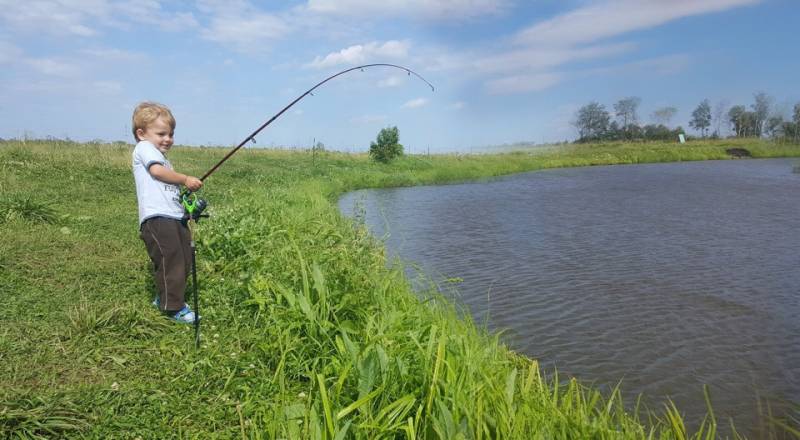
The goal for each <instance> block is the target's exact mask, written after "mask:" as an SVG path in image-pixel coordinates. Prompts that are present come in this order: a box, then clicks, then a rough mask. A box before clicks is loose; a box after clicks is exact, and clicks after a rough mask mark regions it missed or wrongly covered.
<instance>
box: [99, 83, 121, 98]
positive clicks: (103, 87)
mask: <svg viewBox="0 0 800 440" xmlns="http://www.w3.org/2000/svg"><path fill="white" fill-rule="evenodd" d="M92 89H93V90H94V91H95V92H98V93H103V94H108V95H114V94H117V93H119V92H121V91H122V84H120V83H119V82H117V81H95V82H93V83H92Z"/></svg>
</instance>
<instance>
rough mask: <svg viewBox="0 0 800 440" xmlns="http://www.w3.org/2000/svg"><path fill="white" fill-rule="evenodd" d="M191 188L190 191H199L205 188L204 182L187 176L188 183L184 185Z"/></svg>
mask: <svg viewBox="0 0 800 440" xmlns="http://www.w3.org/2000/svg"><path fill="white" fill-rule="evenodd" d="M183 184H184V185H186V187H187V188H189V191H197V190H198V189H200V187H202V186H203V181H202V180H200V179H198V178H197V177H192V176H186V182H184V183H183Z"/></svg>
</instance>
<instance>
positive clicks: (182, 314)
mask: <svg viewBox="0 0 800 440" xmlns="http://www.w3.org/2000/svg"><path fill="white" fill-rule="evenodd" d="M169 319H171V320H173V321H176V322H180V323H181V324H193V323H194V312H193V311H192V309H190V308H189V306H187V305H185V306H183V308H182V309H180V310H178V311H177V312H175V314H174V315H172V316H170V317H169ZM197 320H198V321H199V320H200V316H199V315H198V316H197Z"/></svg>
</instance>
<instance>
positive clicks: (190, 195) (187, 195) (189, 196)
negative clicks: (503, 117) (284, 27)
mask: <svg viewBox="0 0 800 440" xmlns="http://www.w3.org/2000/svg"><path fill="white" fill-rule="evenodd" d="M378 66H383V67H391V68H394V69H400V70H403V71H405V72H406V73H407V74H408V76H411V75H414V76H416V77H417V78H419V79H421V80H422V81H424V82H425V84H427V85H428V87H430V88H431V91H435V90H436V89H435V88H434V87H433V84H431V83H430V82H428V80H426V79H425V78H423V77H422V75H420V74H418V73H417V72H414V71H413V70H411V69H409V68H408V67H405V66H400V65H397V64H388V63H374V64H364V65H361V66H356V67H351V68H349V69H345V70H342V71H341V72H338V73H335V74H333V75H331V76H329V77H327V78H325V79H323V80H322V81H320V82H318V83H317V84H316V85H315V86H314V87H312V88H310V89H308V90H306V91H305V92H304V93H303V94H302V95H300V96H298V97H297V98H295V100H294V101H292V102H290V103H289V104H288V105H287V106H286V107H284V108H283V109H281V111H279V112H278V113H275V115H273V116H272V117H271V118H269V120H267V122H265V123H264V124H263V125H261V126H260V127H258V129H256V131H254V132H253V133H251V134H250V136H247V137H246V138H245V139H244V140H243V141H242V142H240V143H239V145H237V146H236V147H234V148H233V149H232V150H231V151H229V152H228V154H226V155H225V157H223V158H222V159H221V160H220V161H219V162H217V163H216V165H214V166H213V167H211V169H210V170H208V171H206V173H205V174H203V177H201V178H200V180H201V181H205V180H206V178H207V177H208V176H210V175H211V174H212V173H214V171H216V170H217V168H219V167H220V165H222V164H223V163H225V161H227V160H228V159H229V158H230V157H231V156H233V155H234V154H235V153H236V152H237V151H239V149H240V148H242V147H244V146H245V145H247V143H248V142H250V141H253V140H255V137H256V135H257V134H259V133H261V131H262V130H264V129H265V128H267V126H268V125H269V124H271V123H272V122H274V121H275V120H276V119H278V118H279V117H281V115H282V114H284V113H285V112H286V110H289V109H290V108H292V106H293V105H295V104H297V103H298V102H299V101H300V100H301V99H303V98H305V97H306V96H308V95H311V96H314V93H313V92H314V90H316V89H317V88H318V87H320V86H322V85H323V84H325V83H326V82H328V81H330V80H332V79H334V78H336V77H338V76H341V75H344V74H345V73H348V72H352V71H354V70H360V71H362V72H363V71H364V69H367V68H369V67H378ZM180 201H181V204H182V205H183V206H184V208H185V209H186V211H187V213H188V218H189V220H199V219H200V217H203V216H204V215H203V214H202V212H203V210H204V209H205V208H206V201H205V200H203V199H198V198H197V195H196V194H194V192H193V191H190V190H189V189H188V188H187V189H184V190H183V191H182V192H181V195H180Z"/></svg>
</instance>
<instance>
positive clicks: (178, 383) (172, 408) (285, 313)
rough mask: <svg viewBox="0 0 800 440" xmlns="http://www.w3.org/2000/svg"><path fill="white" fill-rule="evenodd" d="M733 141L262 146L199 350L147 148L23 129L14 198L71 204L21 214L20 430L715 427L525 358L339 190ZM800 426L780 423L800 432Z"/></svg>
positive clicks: (581, 433) (642, 158)
mask: <svg viewBox="0 0 800 440" xmlns="http://www.w3.org/2000/svg"><path fill="white" fill-rule="evenodd" d="M730 144H731V143H730V142H727V141H720V142H706V143H697V144H688V145H686V146H677V145H669V144H644V145H627V144H620V145H595V146H586V145H582V146H567V147H563V148H554V149H550V150H545V151H543V150H539V149H537V150H535V151H534V150H532V151H523V152H515V153H511V154H503V155H481V156H464V155H442V156H431V157H419V156H409V157H404V158H402V159H401V160H398V161H396V162H394V163H392V164H389V165H382V164H374V163H372V162H370V161H369V159H368V158H367V157H366V155H347V154H340V153H333V152H324V153H317V154H316V157H314V158H312V157H311V154H305V153H303V152H290V151H256V150H243V151H241V152H240V153H239V154H238V155H237V156H236V157H235V158H234V159H232V160H231V161H229V162H228V163H227V164H226V166H225V168H222V169H221V170H220V171H219V172H218V173H217V174H215V175H214V176H213V177H212V178H210V179H209V180H208V181H207V185H206V188H205V189H204V195H205V197H207V198H208V199H209V200H210V201H211V208H210V212H211V214H212V218H211V219H209V220H206V221H204V222H202V223H200V224H199V225H197V227H196V228H195V238H196V240H197V242H198V249H199V255H198V264H199V267H198V269H199V273H200V280H201V281H200V286H199V287H200V292H201V298H200V300H201V314H202V315H203V317H204V318H203V327H202V328H203V339H202V346H201V349H200V350H199V351H194V349H193V344H192V342H193V337H192V332H191V329H190V328H189V327H180V326H177V325H173V324H170V323H168V322H166V321H165V320H163V318H161V317H160V315H159V314H158V313H157V312H156V311H155V310H154V309H152V308H151V307H150V306H149V300H150V299H151V298H152V294H153V288H152V282H151V280H150V279H149V277H148V275H147V256H146V253H145V252H144V246H142V244H141V243H140V242H139V239H138V237H137V235H136V230H135V228H136V206H135V196H134V188H133V185H132V180H131V176H130V169H129V166H130V148H125V147H120V146H88V145H69V146H65V145H60V146H55V145H51V144H47V143H31V142H27V143H26V144H25V145H20V144H14V143H11V144H2V145H0V169H2V170H3V173H2V175H0V191H1V192H2V194H0V195H1V196H3V197H5V196H7V195H9V194H13V195H14V196H13V197H15V198H17V199H24V198H27V199H29V200H31V201H32V202H31V203H32V204H33V205H35V204H37V203H39V204H40V205H36V206H38V207H35V209H34V208H31V209H29V211H30V212H39V213H41V212H44V211H46V210H47V209H48V208H49V209H53V210H54V208H52V205H51V204H50V203H51V202H47V201H52V200H59V201H60V203H59V205H58V214H53V213H51V218H55V219H59V222H58V223H57V224H56V223H54V222H48V221H29V220H25V221H16V220H14V221H6V222H4V223H0V256H2V259H0V288H1V289H3V292H2V294H0V348H2V350H0V360H2V362H0V383H3V384H8V385H9V386H8V387H3V388H0V421H3V423H0V437H12V436H21V437H24V436H35V435H40V436H48V435H49V436H55V437H59V436H64V437H70V436H75V437H89V438H116V437H128V438H136V437H142V438H165V437H175V438H182V437H191V438H209V437H219V438H234V437H236V438H319V439H342V438H364V439H380V438H410V439H428V438H442V439H457V438H469V439H496V438H519V439H536V438H541V439H555V438H560V439H583V438H596V439H627V438H636V439H641V438H646V439H684V438H692V439H706V438H715V437H717V436H718V430H717V420H716V418H715V417H714V414H713V412H712V411H709V414H708V415H707V417H706V419H705V420H706V421H705V422H704V423H703V424H702V425H701V426H700V427H698V428H696V429H690V428H687V427H686V426H685V423H684V421H683V417H682V415H681V413H680V411H679V409H678V408H675V407H674V406H668V407H666V408H665V409H664V410H663V411H662V412H658V413H656V412H649V411H644V410H639V409H637V408H636V407H635V408H627V407H625V405H624V403H623V400H622V398H621V393H620V391H619V390H618V389H614V390H613V391H611V392H610V393H607V394H604V393H601V392H600V391H598V390H597V389H594V388H590V387H586V386H584V385H582V384H581V382H580V381H579V378H570V377H559V376H558V375H557V374H553V372H544V371H542V370H541V368H540V366H539V364H538V363H537V362H536V360H534V359H528V358H525V357H523V356H519V355H517V354H515V353H513V352H511V351H510V350H508V349H507V348H506V347H505V345H504V344H503V343H502V341H501V340H500V339H499V337H498V336H496V335H490V334H486V333H485V332H484V331H483V330H481V328H480V327H479V326H477V325H475V324H474V323H472V322H471V321H470V319H469V314H468V313H464V311H462V310H459V308H458V306H457V305H456V304H453V303H451V302H450V301H448V300H446V299H445V298H443V297H442V296H441V295H440V294H438V293H437V292H436V291H435V290H432V289H431V290H427V291H421V292H415V291H414V290H413V289H412V288H411V285H410V283H409V280H407V279H406V278H405V277H404V275H403V270H402V268H401V267H399V266H397V265H392V266H388V265H387V264H386V263H387V262H386V257H385V251H384V249H383V248H382V247H381V246H380V244H379V243H378V242H377V241H376V240H375V239H374V238H373V237H371V236H370V235H369V234H368V232H367V231H366V229H365V228H364V227H363V226H362V225H359V224H358V223H353V222H352V221H350V220H347V219H345V218H344V217H342V216H341V215H340V214H339V213H338V211H337V209H336V203H335V202H336V199H337V197H338V196H339V195H341V194H342V193H343V192H344V191H347V190H351V189H357V188H366V187H377V186H387V185H419V184H431V183H449V182H455V181H463V180H468V179H479V178H491V177H493V176H498V175H502V174H508V173H512V172H520V171H528V170H535V169H541V168H548V167H557V166H576V165H599V164H610V163H639V162H647V161H670V160H702V159H722V158H726V157H727V155H725V153H724V150H725V148H730V147H731V146H732V145H730ZM733 144H735V145H733V146H740V147H741V146H743V144H742V143H741V142H738V141H737V142H733ZM746 147H748V149H750V151H751V152H752V153H753V155H754V156H757V157H769V156H781V155H794V156H800V147H797V146H786V145H772V144H769V143H756V144H754V145H749V144H748V145H746ZM225 152H226V151H225V150H221V149H205V148H204V149H199V148H198V149H196V148H176V149H175V150H174V151H172V152H171V153H170V159H171V161H172V162H173V163H174V164H175V166H176V168H178V169H179V170H181V171H183V172H189V173H193V174H195V175H199V174H201V173H202V172H203V171H205V170H206V169H208V168H209V167H210V166H211V165H212V164H213V163H214V162H215V161H216V160H218V159H219V158H221V157H222V156H223V155H224V153H225ZM98 158H99V159H98ZM54 173H63V174H59V175H62V176H65V177H64V178H63V179H59V180H54V179H51V178H50V177H51V176H53V175H54ZM6 206H10V205H6ZM15 209H16V208H15ZM30 399H32V400H30ZM709 401H710V398H709ZM37 402H38V403H37ZM710 403H711V402H709V408H712V405H711V404H710ZM48 405H49V406H48ZM42 408H44V409H42ZM47 408H52V411H51V410H49V409H47ZM3 417H5V418H3ZM37 423H38V424H39V425H41V426H44V427H48V426H49V429H51V431H47V428H41V427H39V425H37ZM783 423H785V424H786V428H780V430H777V429H776V431H775V433H776V434H775V437H778V436H779V435H782V434H778V433H779V432H786V433H792V432H793V431H792V430H793V429H794V430H796V429H797V428H796V426H795V425H794V424H793V422H792V421H791V419H787V420H785V421H784V422H783ZM794 432H796V431H794ZM732 435H733V436H734V437H738V435H737V434H735V433H734V434H732ZM787 435H788V434H787Z"/></svg>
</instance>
